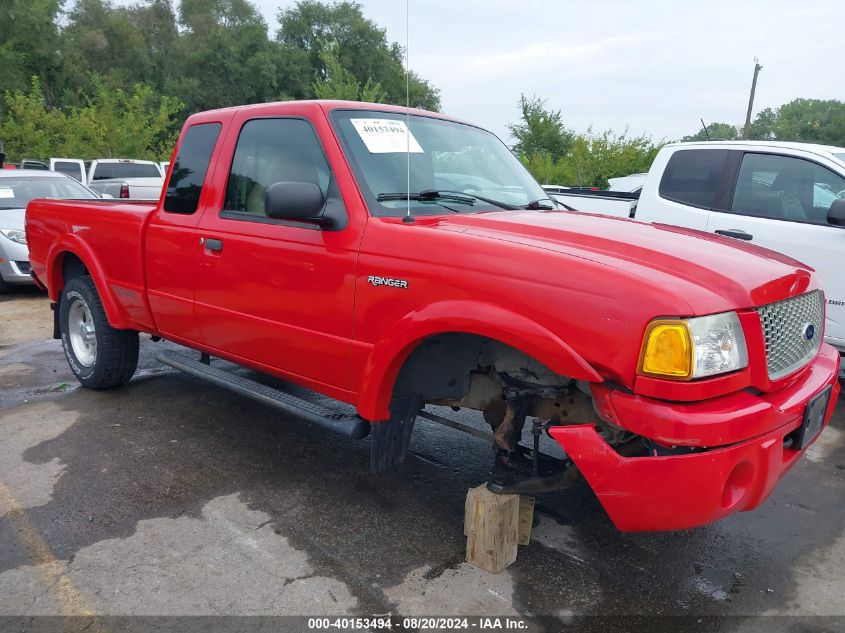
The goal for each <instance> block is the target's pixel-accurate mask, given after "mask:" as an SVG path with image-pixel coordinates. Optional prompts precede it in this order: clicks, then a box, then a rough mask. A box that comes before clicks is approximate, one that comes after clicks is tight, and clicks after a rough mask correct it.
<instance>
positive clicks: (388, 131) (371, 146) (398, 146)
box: [349, 119, 424, 154]
mask: <svg viewBox="0 0 845 633" xmlns="http://www.w3.org/2000/svg"><path fill="white" fill-rule="evenodd" d="M349 120H350V121H351V122H352V125H353V126H354V127H355V130H356V131H357V132H358V136H360V137H361V140H362V141H364V145H366V146H367V149H368V150H369V151H370V154H391V153H399V152H401V153H403V154H404V153H405V152H406V151H410V152H411V153H412V154H422V153H424V152H423V148H422V147H420V144H419V143H417V139H415V138H414V135H413V134H411V132H410V131H409V130H408V127H407V126H406V125H405V122H404V121H399V120H396V119H349Z"/></svg>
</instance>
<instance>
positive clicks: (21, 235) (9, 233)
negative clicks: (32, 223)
mask: <svg viewBox="0 0 845 633" xmlns="http://www.w3.org/2000/svg"><path fill="white" fill-rule="evenodd" d="M0 233H2V234H3V235H4V236H6V237H7V238H9V239H10V240H12V241H13V242H17V243H18V244H26V231H19V230H17V229H0Z"/></svg>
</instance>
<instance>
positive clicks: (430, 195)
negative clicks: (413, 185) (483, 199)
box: [376, 189, 475, 206]
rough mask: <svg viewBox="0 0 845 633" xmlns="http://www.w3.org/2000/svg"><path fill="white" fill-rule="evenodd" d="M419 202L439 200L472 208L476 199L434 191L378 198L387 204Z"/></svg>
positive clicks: (391, 194)
mask: <svg viewBox="0 0 845 633" xmlns="http://www.w3.org/2000/svg"><path fill="white" fill-rule="evenodd" d="M409 199H410V200H417V201H420V202H428V201H430V202H436V201H438V200H445V201H446V202H457V203H459V204H468V205H470V206H472V205H474V204H475V199H474V198H473V197H471V196H465V195H463V194H462V195H453V194H450V193H445V192H441V191H434V190H433V189H426V190H424V191H419V192H417V193H411V194H408V193H407V192H405V191H403V192H397V193H380V194H379V195H378V196H376V200H378V201H379V202H386V201H388V200H409Z"/></svg>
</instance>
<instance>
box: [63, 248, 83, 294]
mask: <svg viewBox="0 0 845 633" xmlns="http://www.w3.org/2000/svg"><path fill="white" fill-rule="evenodd" d="M87 274H89V273H88V269H87V268H86V267H85V264H83V263H82V260H81V259H79V257H77V256H76V255H74V254H73V253H64V254H63V255H62V287H64V285H65V284H66V283H67V282H69V281H70V280H71V279H75V278H77V277H82V276H84V275H87Z"/></svg>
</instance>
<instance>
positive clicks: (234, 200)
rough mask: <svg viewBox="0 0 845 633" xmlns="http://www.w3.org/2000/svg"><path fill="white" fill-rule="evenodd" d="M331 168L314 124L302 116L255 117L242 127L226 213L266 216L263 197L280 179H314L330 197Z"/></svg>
mask: <svg viewBox="0 0 845 633" xmlns="http://www.w3.org/2000/svg"><path fill="white" fill-rule="evenodd" d="M330 180H331V170H330V169H329V164H328V162H327V161H326V157H325V154H323V148H322V146H321V145H320V140H319V139H318V138H317V134H316V132H315V131H314V128H312V127H311V124H310V123H308V122H307V121H304V120H302V119H252V120H251V121H247V122H246V123H245V124H244V126H243V127H242V128H241V133H240V136H239V137H238V145H237V148H236V149H235V156H234V158H233V159H232V170H231V173H230V174H229V181H228V183H227V185H226V200H225V202H224V207H223V211H224V212H230V213H231V212H234V213H237V214H248V215H242V216H241V218H242V219H250V216H252V217H253V218H255V217H258V218H262V217H263V218H266V213H265V212H264V197H265V195H266V193H267V190H268V189H269V188H270V186H271V185H272V184H274V183H277V182H291V181H295V182H311V183H315V184H317V185H318V186H319V187H320V189H322V190H323V197H324V198H327V197H329V196H328V191H329V182H330Z"/></svg>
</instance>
